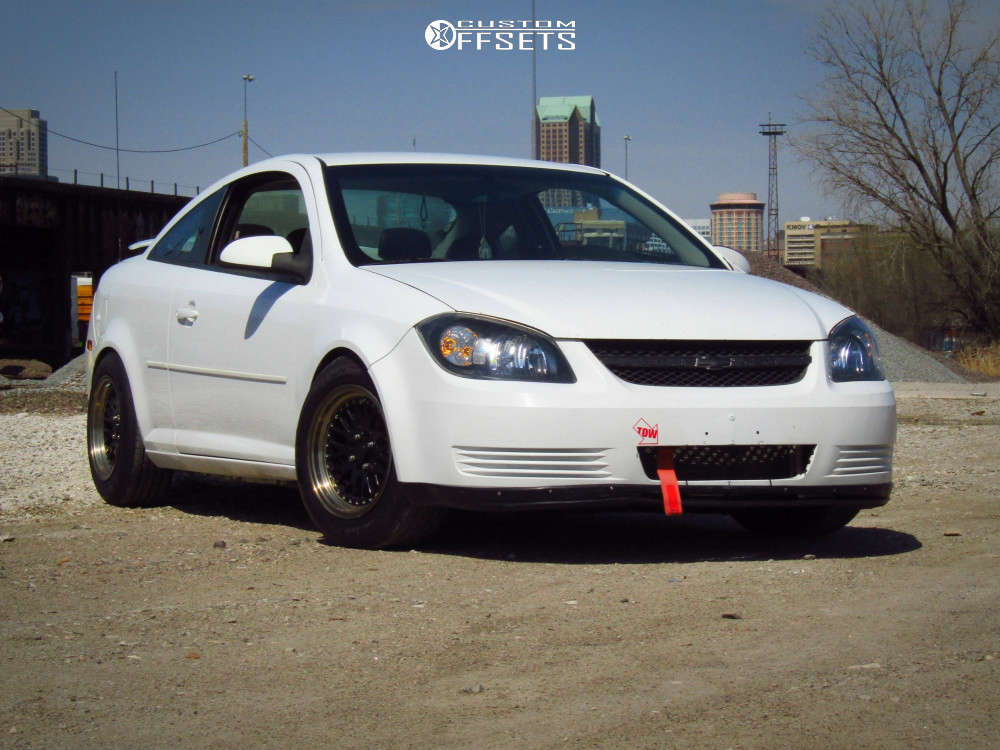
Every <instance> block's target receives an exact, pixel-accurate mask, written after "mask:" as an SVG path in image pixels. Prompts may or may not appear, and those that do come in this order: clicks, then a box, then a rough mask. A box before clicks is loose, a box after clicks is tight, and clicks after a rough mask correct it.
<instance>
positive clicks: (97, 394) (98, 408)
mask: <svg viewBox="0 0 1000 750" xmlns="http://www.w3.org/2000/svg"><path fill="white" fill-rule="evenodd" d="M87 458H88V460H89V463H90V475H91V477H93V479H94V486H96V487H97V491H98V492H99V493H100V495H101V497H103V498H104V500H105V501H106V502H107V503H109V504H110V505H117V506H119V507H126V508H135V507H140V506H147V505H153V504H155V503H156V501H157V500H158V499H159V498H160V496H161V495H162V494H163V493H164V491H165V490H166V488H167V487H168V486H169V484H170V474H171V472H170V471H167V470H165V469H159V468H157V467H156V466H154V465H153V464H152V463H151V462H150V460H149V458H148V457H147V456H146V449H145V447H144V446H143V444H142V436H141V435H140V434H139V423H138V422H137V421H136V418H135V406H134V404H133V401H132V391H131V389H130V388H129V382H128V377H127V376H126V374H125V367H124V366H123V365H122V362H121V360H120V359H119V358H118V357H117V355H115V354H113V353H109V354H107V355H105V356H104V357H103V358H102V359H101V361H100V362H98V363H97V366H96V367H95V368H94V377H93V381H92V382H91V385H90V400H89V403H88V404H87Z"/></svg>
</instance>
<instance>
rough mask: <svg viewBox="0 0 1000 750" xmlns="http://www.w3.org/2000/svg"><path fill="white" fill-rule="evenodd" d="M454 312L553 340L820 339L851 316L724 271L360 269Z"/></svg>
mask: <svg viewBox="0 0 1000 750" xmlns="http://www.w3.org/2000/svg"><path fill="white" fill-rule="evenodd" d="M366 269H367V270H369V271H371V272H373V273H377V274H379V275H381V276H385V277H388V278H390V279H395V280H396V281H399V282H401V283H403V284H406V285H408V286H412V287H415V288H416V289H419V290H421V291H423V292H425V293H427V294H429V295H431V296H433V297H435V298H437V299H438V300H440V301H441V302H443V303H444V304H446V305H448V306H449V307H451V308H453V309H454V310H456V311H459V312H469V313H477V314H481V315H489V316H492V317H496V318H503V319H506V320H510V321H515V322H517V323H521V324H523V325H528V326H532V327H534V328H537V329H539V330H541V331H544V332H545V333H548V334H549V335H550V336H553V337H555V338H562V339H599V338H631V339H657V338H670V339H730V340H752V339H758V340H760V339H777V340H781V339H796V340H807V339H808V340H817V339H825V338H826V336H827V332H828V331H829V330H830V329H831V328H832V327H833V326H834V325H835V324H836V323H837V322H839V321H841V320H843V319H844V318H845V317H847V316H848V315H850V314H851V311H850V310H848V309H847V308H845V307H843V306H841V305H839V304H837V303H836V302H833V301H832V300H828V299H826V298H825V297H821V296H819V295H816V294H812V293H810V292H805V291H803V290H801V289H796V288H794V287H791V286H787V285H785V284H780V283H778V282H775V281H771V280H769V279H765V278H761V277H758V276H749V275H746V274H742V273H734V272H733V271H721V270H710V269H699V268H681V267H674V266H655V265H651V264H648V263H641V264H640V263H604V262H591V261H470V262H442V263H408V264H398V265H384V266H383V265H380V266H377V267H376V266H366Z"/></svg>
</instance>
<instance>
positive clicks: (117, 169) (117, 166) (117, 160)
mask: <svg viewBox="0 0 1000 750" xmlns="http://www.w3.org/2000/svg"><path fill="white" fill-rule="evenodd" d="M115 176H116V177H117V178H118V189H119V190H121V189H122V160H121V149H120V148H119V146H118V71H117V70H116V71H115Z"/></svg>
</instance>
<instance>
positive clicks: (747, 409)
mask: <svg viewBox="0 0 1000 750" xmlns="http://www.w3.org/2000/svg"><path fill="white" fill-rule="evenodd" d="M559 346H560V348H561V350H562V351H563V353H564V354H565V356H566V358H567V360H568V361H569V363H570V366H571V367H572V368H573V372H574V373H575V375H576V378H577V382H575V383H569V384H555V383H553V384H549V383H524V382H503V381H486V380H474V379H469V378H462V377H458V376H455V375H453V374H451V373H449V372H446V371H445V370H444V369H442V368H441V367H439V366H438V365H437V364H436V363H435V362H434V361H433V360H432V359H431V356H430V355H429V354H428V352H427V351H426V349H425V348H424V345H423V343H422V341H421V340H420V338H419V336H418V334H417V333H416V332H415V331H412V330H411V331H410V332H409V333H408V334H407V335H406V336H405V337H404V339H403V340H402V341H401V342H400V343H399V345H398V346H397V347H396V348H395V349H394V350H393V351H392V352H391V353H390V354H389V355H387V356H386V357H385V358H383V359H382V360H379V361H378V362H376V363H374V364H373V365H372V367H371V368H370V373H371V376H372V378H373V380H374V382H375V385H376V388H377V389H378V391H379V395H380V397H381V398H382V402H383V408H384V410H385V416H386V421H387V423H388V426H389V435H390V441H391V444H392V449H393V457H394V461H395V467H396V475H397V477H398V479H399V481H400V482H402V483H404V484H407V485H412V486H413V487H412V489H413V495H414V497H417V498H422V499H423V501H424V502H429V503H432V504H447V505H460V506H465V507H480V508H486V507H499V506H507V507H522V506H523V507H526V506H528V505H531V506H535V507H537V506H539V505H541V506H543V507H544V506H545V505H547V504H550V503H554V504H555V505H554V507H562V506H563V505H565V504H567V503H571V504H574V505H588V504H591V505H606V504H607V503H608V501H609V500H610V502H611V505H613V506H616V507H617V506H619V505H620V504H622V503H632V502H638V503H639V504H643V503H654V502H655V501H656V498H658V497H659V493H660V487H659V482H658V481H657V480H656V479H655V475H654V477H651V476H650V475H649V473H648V471H647V470H646V469H644V467H643V462H642V459H641V452H640V450H639V449H640V448H644V449H649V448H650V447H652V448H655V447H658V446H659V447H676V446H759V445H772V446H773V445H797V446H810V447H811V453H810V455H809V460H808V465H806V466H805V467H804V470H803V471H801V473H799V474H796V475H795V476H786V477H784V478H755V479H718V480H713V479H699V480H698V481H684V480H683V477H681V480H682V481H681V482H680V489H681V495H682V497H683V498H684V504H685V508H686V509H690V510H697V509H719V508H729V507H735V505H736V504H741V505H742V506H743V507H749V506H748V504H756V505H768V506H774V505H807V504H813V505H816V504H827V505H828V504H830V503H831V502H837V503H844V504H852V505H855V506H856V507H873V506H876V505H881V504H883V503H885V502H886V500H887V498H888V493H889V488H890V487H891V483H892V448H893V444H894V442H895V431H896V416H895V408H896V407H895V399H894V397H893V393H892V388H891V387H890V386H889V384H888V383H887V382H884V381H882V382H857V383H831V382H830V381H829V379H828V378H827V376H826V371H825V368H824V366H823V363H824V362H825V361H826V359H827V352H826V343H825V342H822V341H819V342H814V343H813V345H812V348H811V350H810V354H811V357H812V364H811V365H810V367H809V369H808V371H807V373H806V375H805V377H804V378H803V379H802V380H800V381H799V382H797V383H793V384H790V385H783V386H769V387H757V388H664V387H655V386H640V385H632V384H629V383H626V382H624V381H622V380H620V379H618V378H617V377H615V376H614V375H613V374H612V373H611V372H610V371H608V370H607V368H605V367H604V365H602V364H601V363H600V362H599V361H598V360H597V359H596V357H594V355H593V354H592V353H591V352H590V350H589V349H588V348H587V347H586V346H585V345H584V344H583V343H582V342H578V341H560V342H559ZM647 468H648V467H647ZM477 490H481V491H482V492H479V491H477ZM497 498H500V500H498V499H497ZM552 498H555V499H554V500H553V499H552ZM619 498H622V499H621V500H619ZM624 498H628V500H627V501H626V500H624Z"/></svg>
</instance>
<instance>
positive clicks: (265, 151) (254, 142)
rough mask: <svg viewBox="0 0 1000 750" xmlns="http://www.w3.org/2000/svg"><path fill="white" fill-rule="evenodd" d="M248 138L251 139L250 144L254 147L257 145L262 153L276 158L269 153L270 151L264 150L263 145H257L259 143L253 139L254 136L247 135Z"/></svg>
mask: <svg viewBox="0 0 1000 750" xmlns="http://www.w3.org/2000/svg"><path fill="white" fill-rule="evenodd" d="M247 138H249V139H250V143H252V144H253V145H255V146H256V147H257V148H259V149H260V150H261V151H263V152H264V153H265V154H267V155H268V156H274V154H272V153H271V152H270V151H268V150H267V149H266V148H264V147H263V146H261V145H260V144H259V143H257V141H255V140H254V139H253V136H252V135H250V134H249V133H248V134H247Z"/></svg>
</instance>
